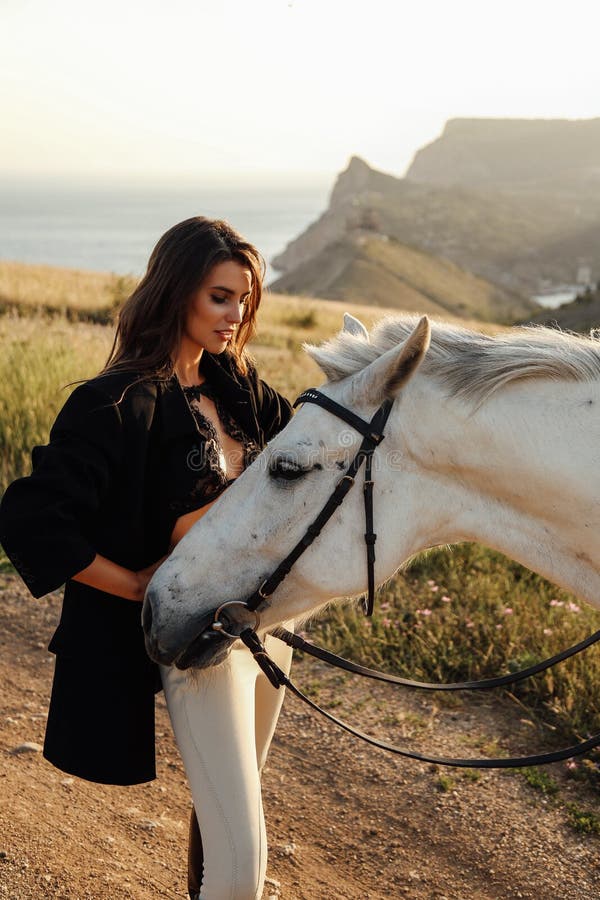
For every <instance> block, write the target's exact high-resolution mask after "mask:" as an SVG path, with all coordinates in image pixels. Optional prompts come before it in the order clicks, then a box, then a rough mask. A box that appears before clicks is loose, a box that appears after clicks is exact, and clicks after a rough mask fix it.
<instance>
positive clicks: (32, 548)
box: [0, 352, 291, 784]
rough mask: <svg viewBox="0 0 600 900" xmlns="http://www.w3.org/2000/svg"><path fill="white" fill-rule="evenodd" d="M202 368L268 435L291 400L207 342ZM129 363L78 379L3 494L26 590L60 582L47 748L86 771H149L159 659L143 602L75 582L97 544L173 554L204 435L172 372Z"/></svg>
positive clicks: (6, 531)
mask: <svg viewBox="0 0 600 900" xmlns="http://www.w3.org/2000/svg"><path fill="white" fill-rule="evenodd" d="M200 368H201V371H202V372H203V374H205V376H206V377H207V378H208V379H209V380H210V382H211V384H212V385H213V387H214V390H215V392H216V393H217V395H218V396H219V398H220V399H221V400H222V401H223V402H224V403H225V404H226V406H227V408H228V409H229V410H230V411H231V413H232V415H233V417H234V419H235V420H236V421H237V422H238V423H239V425H240V426H241V427H242V429H243V430H244V431H245V432H246V433H247V434H248V436H249V437H251V438H253V439H254V440H255V441H256V442H257V443H258V445H259V446H261V447H262V446H264V445H265V444H266V443H267V441H269V440H270V438H271V437H273V435H275V434H276V433H277V432H278V431H279V430H280V429H281V428H283V426H284V425H285V424H286V423H287V422H288V421H289V419H290V417H291V407H290V404H289V403H288V401H287V400H285V399H284V398H283V397H282V396H281V395H279V394H278V393H277V392H276V391H274V390H273V389H272V388H270V387H269V386H268V385H266V384H265V383H264V382H263V381H261V380H260V379H259V378H258V375H257V373H256V370H255V369H254V368H251V369H250V371H249V373H248V375H247V376H241V375H239V374H238V373H237V371H236V370H235V367H234V365H233V363H232V360H231V358H230V357H229V355H228V354H226V353H224V354H219V355H218V356H217V355H211V354H208V353H206V352H205V353H204V354H203V356H202V361H201V367H200ZM138 379H139V375H137V374H135V373H112V374H109V375H105V376H98V377H96V378H93V379H91V380H90V381H87V382H85V383H84V384H82V385H80V386H79V387H77V388H76V389H75V390H74V391H73V393H72V394H71V396H70V397H69V398H68V400H67V401H66V403H65V405H64V406H63V408H62V410H61V411H60V413H59V415H58V417H57V419H56V422H55V423H54V425H53V427H52V429H51V432H50V440H49V443H48V444H47V445H45V446H42V447H35V448H34V449H33V452H32V463H33V471H32V473H31V475H29V476H27V477H25V478H20V479H18V480H17V481H15V482H13V484H11V485H10V486H9V488H8V489H7V491H6V492H5V494H4V497H3V499H2V503H1V504H0V542H1V543H2V545H3V547H4V550H5V552H6V554H7V556H8V557H9V558H10V559H11V561H12V562H13V564H14V566H15V568H16V569H17V571H18V572H19V574H20V575H21V577H22V578H23V580H24V581H25V583H26V585H27V586H28V588H29V590H30V591H31V593H32V594H33V596H34V597H41V596H43V595H44V594H47V593H48V592H49V591H52V590H55V589H56V588H58V587H60V586H61V585H62V584H65V593H64V600H63V608H62V613H61V618H60V623H59V625H58V628H57V629H56V632H55V633H54V636H53V637H52V640H51V642H50V645H49V649H50V650H51V651H52V652H54V653H56V654H57V666H56V672H55V680H54V685H53V693H52V700H51V704H50V712H49V718H48V727H47V731H46V742H45V747H44V753H45V755H46V757H47V758H48V759H50V760H51V761H52V762H53V763H54V764H55V765H57V766H58V767H59V768H62V769H63V770H65V771H68V772H71V773H74V774H76V775H81V776H82V777H85V778H88V779H90V780H93V781H103V782H108V783H115V784H129V783H136V782H139V781H147V780H150V779H151V778H153V777H155V770H154V730H153V716H154V705H153V699H152V698H153V692H154V691H155V690H157V689H159V688H160V681H159V677H158V670H157V668H156V666H155V665H154V664H153V663H152V662H151V661H150V660H149V658H148V656H147V655H146V651H145V647H144V637H143V632H142V628H141V622H140V612H141V608H140V604H139V603H136V602H132V601H129V600H125V599H123V598H121V597H116V596H114V595H111V594H107V593H104V592H102V591H97V590H95V589H94V588H90V587H87V586H86V585H83V584H80V583H78V582H75V581H72V580H70V579H71V577H72V576H73V575H74V574H76V573H77V572H80V571H81V570H82V569H84V568H85V567H86V566H88V565H89V564H90V563H91V562H92V560H93V559H94V556H95V555H96V553H99V554H101V555H102V556H105V557H107V558H108V559H110V560H112V561H114V562H116V563H119V564H120V565H122V566H125V567H126V568H129V569H133V570H138V569H141V568H144V567H145V566H148V565H150V564H151V563H153V562H155V561H156V560H157V559H159V558H160V557H161V556H164V554H165V553H167V552H168V547H169V539H170V535H171V532H172V529H173V526H174V524H175V520H176V518H177V515H178V513H177V512H176V507H177V503H176V501H177V498H179V499H182V500H184V499H185V498H186V497H189V496H190V494H191V492H192V490H193V487H194V484H195V480H196V477H197V475H196V470H195V468H194V466H193V465H190V460H193V459H195V458H196V459H197V454H198V452H201V451H202V447H201V444H202V442H203V441H204V438H203V436H202V435H201V433H200V432H199V430H198V428H197V426H196V423H195V420H194V417H193V415H192V413H191V411H190V409H189V406H188V403H187V400H186V398H185V396H184V394H183V391H182V390H181V387H180V386H179V382H178V381H177V379H176V378H175V377H173V378H171V379H170V381H168V382H166V383H160V382H156V381H143V382H139V381H138Z"/></svg>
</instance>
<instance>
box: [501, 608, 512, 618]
mask: <svg viewBox="0 0 600 900" xmlns="http://www.w3.org/2000/svg"><path fill="white" fill-rule="evenodd" d="M503 612H504V615H505V616H512V614H513V611H512V606H505V607H504V610H503Z"/></svg>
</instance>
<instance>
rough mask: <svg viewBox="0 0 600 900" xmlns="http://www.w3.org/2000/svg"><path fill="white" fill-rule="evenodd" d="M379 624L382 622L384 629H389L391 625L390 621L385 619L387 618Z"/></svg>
mask: <svg viewBox="0 0 600 900" xmlns="http://www.w3.org/2000/svg"><path fill="white" fill-rule="evenodd" d="M381 622H382V624H383V627H384V628H389V627H390V625H391V624H392V620H391V619H387V618H386V619H382V620H381Z"/></svg>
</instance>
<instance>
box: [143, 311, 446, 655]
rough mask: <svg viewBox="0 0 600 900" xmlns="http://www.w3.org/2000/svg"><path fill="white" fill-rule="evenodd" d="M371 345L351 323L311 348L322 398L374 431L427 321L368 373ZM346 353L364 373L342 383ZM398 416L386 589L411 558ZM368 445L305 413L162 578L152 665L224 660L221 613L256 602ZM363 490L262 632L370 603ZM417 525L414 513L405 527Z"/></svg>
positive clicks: (387, 495) (388, 442)
mask: <svg viewBox="0 0 600 900" xmlns="http://www.w3.org/2000/svg"><path fill="white" fill-rule="evenodd" d="M368 340H369V337H368V334H367V331H366V329H365V328H364V327H363V326H362V325H361V323H360V322H358V320H356V319H354V318H352V317H351V316H346V317H345V320H344V329H343V331H342V332H341V333H340V335H338V337H337V338H336V339H335V341H332V342H329V343H328V344H325V345H323V346H322V347H319V348H309V352H310V353H311V355H312V356H313V358H314V359H316V361H317V362H318V363H319V364H320V366H321V368H322V369H323V371H324V373H325V375H326V376H327V377H328V381H327V382H326V383H325V385H323V386H322V387H321V388H320V389H319V390H320V391H321V392H322V393H323V394H325V395H326V396H327V397H330V398H331V399H332V400H334V401H336V402H337V403H338V404H340V405H342V406H344V407H345V408H347V409H349V410H351V411H352V412H354V413H355V414H357V415H358V416H360V417H361V418H363V419H366V420H369V419H371V417H372V416H373V414H374V413H375V411H376V410H377V408H378V407H379V406H380V404H381V403H382V402H383V401H384V400H385V399H393V400H395V399H398V398H399V397H400V396H401V393H402V388H403V386H404V385H405V384H406V382H407V381H408V379H409V378H410V377H411V376H412V375H413V373H414V372H415V371H416V369H417V367H418V366H419V363H420V362H421V360H422V358H423V356H424V354H425V352H426V351H427V348H428V345H429V322H428V320H427V319H426V318H422V319H421V320H420V321H419V322H418V324H417V325H416V327H415V328H414V330H413V331H412V333H411V334H410V336H409V337H408V338H407V339H406V340H404V341H403V342H402V343H400V344H398V345H397V346H394V347H392V348H391V349H389V350H387V351H386V352H384V353H376V352H374V353H373V354H371V356H372V357H373V358H372V360H371V361H370V362H368V364H366V365H365V363H364V358H365V349H366V348H367V344H368ZM336 342H337V344H336ZM340 345H343V346H344V347H345V352H346V355H347V356H349V357H350V358H351V357H352V353H353V350H354V351H355V353H356V356H357V357H361V353H362V357H361V358H362V359H363V363H362V368H361V367H360V366H354V371H353V372H352V373H351V374H347V375H344V373H343V372H340V370H339V367H336V365H335V348H336V346H340ZM368 356H369V354H367V357H368ZM399 406H400V407H401V404H399ZM396 412H397V410H396V409H394V410H393V412H392V415H391V417H390V419H389V421H388V424H387V426H386V429H385V433H386V438H385V440H384V442H383V444H382V445H381V446H380V447H378V448H377V450H376V451H375V456H374V461H373V474H374V481H375V485H374V507H375V529H374V530H375V532H378V541H377V567H376V578H377V581H378V582H382V581H384V580H385V579H387V578H388V577H390V576H391V575H392V574H393V572H394V571H395V570H396V569H397V567H398V564H399V562H400V561H401V560H402V559H404V558H406V556H408V555H410V553H411V552H412V548H411V546H410V545H409V544H408V543H407V545H406V547H400V546H399V540H400V537H399V529H398V527H397V524H396V523H397V520H398V504H399V502H401V497H402V489H400V491H399V490H398V489H397V487H394V489H393V488H392V478H393V477H394V478H396V476H397V475H398V472H399V471H400V470H402V469H403V467H401V466H400V462H401V460H402V459H403V455H404V450H403V439H402V426H401V423H400V418H401V416H399V415H397V414H396ZM361 440H362V435H361V434H359V433H358V431H356V430H355V429H354V428H352V427H351V426H350V425H348V424H346V423H345V422H344V421H341V420H340V419H339V418H337V417H336V416H335V415H333V414H332V413H331V412H329V411H327V410H325V409H322V408H321V407H319V406H315V405H313V404H312V403H307V404H305V405H304V406H303V407H302V408H301V409H300V411H299V412H298V413H297V415H296V416H295V417H294V418H293V420H292V421H291V422H290V423H289V425H288V426H287V427H286V428H285V429H284V430H283V431H282V432H281V433H280V434H279V435H277V437H276V438H274V439H273V440H272V441H271V442H270V443H269V445H268V446H267V447H266V449H265V450H264V451H263V453H261V455H260V456H259V457H258V458H257V459H256V460H255V462H254V463H253V464H252V465H251V466H250V467H249V468H248V469H247V470H246V471H245V472H244V473H243V474H242V475H241V476H240V478H238V479H237V480H236V482H235V483H234V484H233V485H232V486H231V487H230V488H229V489H228V490H227V491H226V492H225V494H224V495H223V496H222V497H221V498H220V499H219V501H218V503H217V504H215V506H214V507H213V508H212V509H210V510H209V512H208V513H207V514H206V515H205V516H204V517H203V518H202V519H200V520H199V521H198V522H197V523H196V524H195V525H194V526H193V528H192V529H191V530H190V531H189V532H188V533H187V534H186V536H185V537H184V538H183V539H182V540H181V541H180V543H179V544H178V545H177V546H176V548H175V550H174V551H173V553H172V554H171V556H170V557H169V558H168V559H167V560H166V562H165V563H164V564H163V565H162V566H161V567H160V569H159V570H158V571H157V572H156V573H155V575H154V577H153V579H152V581H151V583H150V585H149V587H148V591H147V593H146V599H145V601H144V611H143V622H144V629H145V631H146V643H147V647H148V651H149V653H150V655H151V656H153V657H154V658H155V659H157V661H160V662H164V663H173V662H174V663H175V664H177V665H178V666H179V667H181V668H186V667H188V666H195V667H202V666H205V665H210V664H214V663H215V662H218V661H220V660H221V659H223V658H224V656H225V655H226V654H227V652H228V649H229V647H230V641H229V640H228V639H227V638H226V637H224V636H223V635H220V634H219V633H218V632H216V631H213V630H212V629H211V623H212V621H213V618H214V613H215V610H216V609H217V608H218V607H220V606H221V604H223V603H225V602H227V601H231V600H245V599H246V598H248V597H249V596H250V595H251V594H253V593H254V592H255V591H256V590H257V589H258V588H259V587H260V585H261V584H262V583H263V582H264V581H265V579H267V578H268V576H269V575H270V574H271V573H272V572H273V571H274V570H275V569H276V568H277V566H278V564H279V563H280V562H281V560H282V559H284V557H285V556H286V555H287V554H288V553H289V551H290V549H291V548H292V547H293V546H294V545H295V544H296V543H297V542H298V541H299V540H300V539H301V538H302V536H303V535H304V533H305V531H306V528H307V526H308V525H309V524H310V523H311V522H313V520H314V519H315V517H316V516H317V514H318V512H319V511H320V510H321V508H322V507H323V506H324V504H325V502H326V501H327V499H328V497H329V496H330V495H331V494H332V492H333V491H334V489H335V486H336V484H337V483H338V481H339V480H340V478H341V477H342V475H343V473H344V472H345V470H346V469H347V467H348V465H349V463H350V461H351V460H352V459H353V457H354V456H355V454H356V452H357V451H358V449H359V447H360V445H361ZM406 477H410V473H406ZM362 478H363V475H362V472H360V473H359V475H358V478H357V485H356V486H355V487H354V489H352V490H350V492H349V493H348V495H347V497H346V499H345V501H344V503H343V504H342V505H341V506H340V507H339V508H338V509H337V511H336V513H335V514H334V516H333V517H332V518H331V520H330V521H329V522H328V524H327V525H326V526H325V527H324V529H323V531H322V533H321V534H320V536H319V537H317V538H316V540H315V541H314V543H313V544H312V545H311V546H310V547H309V549H308V550H307V552H306V553H305V554H303V555H302V556H301V558H300V559H299V560H298V561H297V563H296V564H295V565H294V567H293V568H292V570H291V572H290V573H289V575H288V576H287V577H286V578H285V580H284V581H283V582H282V584H281V585H280V586H279V587H278V588H277V590H276V591H275V592H274V593H273V595H272V596H270V597H269V598H268V599H267V600H265V601H264V602H263V603H262V604H261V606H260V608H259V613H260V620H261V628H272V627H274V626H275V625H277V624H279V623H281V622H283V621H285V620H287V619H294V618H299V617H306V616H307V615H309V614H310V613H312V612H314V611H315V610H316V609H318V608H319V607H322V606H323V605H324V604H326V603H327V602H328V601H330V600H332V599H333V598H335V597H340V596H350V595H355V594H359V593H360V592H362V591H364V589H365V585H366V577H367V576H366V561H365V556H366V554H365V545H364V532H365V521H364V515H365V514H364V509H363V488H362ZM410 515H411V509H410V504H408V506H407V508H405V509H403V510H402V516H407V517H409V518H410ZM404 551H406V552H404Z"/></svg>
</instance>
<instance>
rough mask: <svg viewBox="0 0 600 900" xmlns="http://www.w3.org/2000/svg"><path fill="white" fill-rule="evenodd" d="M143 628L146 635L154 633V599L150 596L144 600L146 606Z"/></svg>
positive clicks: (144, 607) (143, 610) (143, 613)
mask: <svg viewBox="0 0 600 900" xmlns="http://www.w3.org/2000/svg"><path fill="white" fill-rule="evenodd" d="M142 628H143V629H144V633H145V634H148V635H149V634H150V632H151V631H152V599H151V597H150V594H146V599H145V600H144V605H143V607H142Z"/></svg>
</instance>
